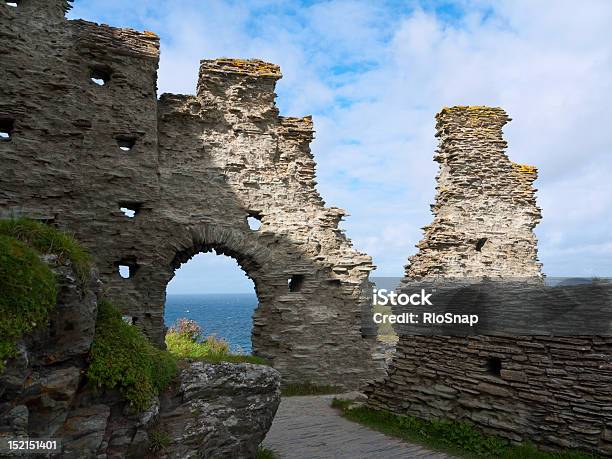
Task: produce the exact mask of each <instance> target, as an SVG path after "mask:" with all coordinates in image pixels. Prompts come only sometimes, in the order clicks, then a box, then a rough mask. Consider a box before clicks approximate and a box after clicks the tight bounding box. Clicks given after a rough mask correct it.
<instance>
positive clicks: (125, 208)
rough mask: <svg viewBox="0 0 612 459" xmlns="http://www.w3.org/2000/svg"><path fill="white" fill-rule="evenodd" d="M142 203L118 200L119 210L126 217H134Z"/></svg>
mask: <svg viewBox="0 0 612 459" xmlns="http://www.w3.org/2000/svg"><path fill="white" fill-rule="evenodd" d="M141 207H142V204H141V203H139V202H120V203H119V210H121V212H123V215H125V216H126V217H128V218H134V217H135V216H136V215H138V213H139V212H140V208H141Z"/></svg>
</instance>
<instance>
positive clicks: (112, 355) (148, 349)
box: [87, 300, 177, 411]
mask: <svg viewBox="0 0 612 459" xmlns="http://www.w3.org/2000/svg"><path fill="white" fill-rule="evenodd" d="M176 374H177V364H176V359H175V357H174V356H173V355H172V354H170V353H169V352H167V351H163V350H161V349H158V348H157V347H155V346H154V345H153V344H151V343H150V342H149V341H148V340H147V338H146V337H145V336H144V335H143V334H142V333H141V332H140V330H138V329H137V328H136V327H134V326H133V325H130V324H128V323H126V322H125V321H124V320H123V319H122V317H121V313H120V312H119V310H118V309H117V308H116V307H115V306H113V304H112V303H110V302H109V301H107V300H102V301H100V302H99V303H98V319H97V322H96V334H95V337H94V341H93V344H92V346H91V351H90V353H89V368H88V369H87V378H88V380H89V382H90V383H91V384H93V385H95V386H96V387H98V388H100V389H117V390H119V392H120V393H121V394H122V395H123V396H124V397H125V398H126V399H127V400H128V402H129V403H130V405H131V406H132V408H133V409H134V410H136V411H142V410H145V409H146V408H148V407H149V406H150V404H151V401H152V399H153V397H154V396H156V395H158V394H159V393H160V392H162V391H163V390H164V389H165V388H166V387H168V385H169V384H170V383H171V382H172V380H173V379H174V377H175V375H176Z"/></svg>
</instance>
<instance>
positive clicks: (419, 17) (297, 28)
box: [69, 0, 612, 293]
mask: <svg viewBox="0 0 612 459" xmlns="http://www.w3.org/2000/svg"><path fill="white" fill-rule="evenodd" d="M69 17H70V18H83V19H88V20H91V21H95V22H103V23H108V24H111V25H113V26H120V27H132V28H135V29H137V30H152V31H155V32H156V33H157V34H158V35H160V37H161V43H162V45H161V46H162V56H161V61H160V70H159V82H158V86H159V91H160V93H162V92H174V93H193V92H194V90H195V82H196V78H197V70H198V62H199V60H200V59H202V58H215V57H224V56H225V57H243V58H261V59H264V60H268V61H270V62H274V63H277V64H279V65H280V66H281V68H282V71H283V75H284V76H283V79H282V80H280V82H279V83H278V86H277V93H278V99H277V104H278V106H279V108H280V110H281V113H282V114H283V115H287V116H303V115H307V114H312V115H313V117H314V124H315V129H316V139H315V141H314V142H313V145H312V149H313V152H314V155H315V158H316V160H317V163H318V169H317V176H318V181H319V185H318V188H319V191H320V192H321V194H322V196H323V197H324V199H325V200H326V203H327V205H334V206H338V207H343V208H345V209H347V210H348V211H349V213H350V217H348V218H347V219H346V221H344V222H343V223H342V227H343V228H344V229H346V231H347V234H348V236H349V237H350V238H351V239H352V240H353V242H354V245H355V246H356V247H357V248H358V249H359V250H362V251H365V252H367V253H369V254H370V255H372V256H373V257H374V261H375V263H376V264H377V266H378V267H379V269H378V270H377V271H376V275H377V276H400V275H401V274H402V272H403V265H404V264H405V263H406V259H407V258H408V256H409V255H412V254H413V253H414V252H415V250H416V249H415V248H414V244H416V243H417V242H418V240H419V239H420V237H421V234H422V233H421V229H420V228H421V227H422V226H424V225H426V224H427V223H429V221H430V220H431V214H430V213H429V204H430V203H431V202H432V201H433V198H434V186H435V182H434V178H435V174H436V170H437V168H436V166H437V164H436V163H434V162H433V160H432V156H433V152H434V150H435V147H436V142H435V138H434V132H435V131H434V115H435V113H436V112H438V111H439V110H440V109H441V108H442V107H444V106H450V105H492V106H501V107H503V108H504V109H505V110H506V111H507V112H508V113H509V115H510V116H511V117H512V118H513V121H512V122H511V123H510V124H509V125H508V126H507V127H506V128H505V131H504V133H505V136H506V139H507V140H508V141H509V144H510V146H509V149H508V154H509V156H510V158H511V159H512V160H513V161H516V162H519V163H526V164H532V165H536V166H537V167H538V168H539V169H540V177H539V179H538V181H537V182H536V187H537V188H538V190H539V191H538V203H539V205H540V207H542V209H543V215H544V218H543V221H542V223H540V225H539V226H538V227H537V228H536V234H537V236H538V239H539V242H540V243H539V247H540V259H541V261H542V262H543V263H544V271H545V273H546V274H548V275H551V276H595V275H598V276H612V263H611V261H612V241H611V238H610V233H611V231H610V228H611V227H612V184H611V183H612V180H610V177H612V151H610V150H611V149H612V128H610V125H611V124H612V78H610V75H612V45H611V43H612V28H610V27H609V24H611V23H612V2H609V1H607V0H601V1H596V0H585V1H583V2H580V5H579V6H578V5H577V4H576V2H573V1H564V0H554V1H552V0H551V1H544V0H542V1H538V2H533V1H530V0H499V1H489V0H457V1H407V2H402V1H337V0H331V1H321V2H286V1H276V0H262V1H249V2H239V1H202V0H200V1H196V0H181V1H173V2H168V1H161V0H132V1H130V2H125V1H119V0H105V1H101V0H91V1H89V0H77V1H76V2H75V6H74V8H73V10H72V11H71V12H70V14H69ZM251 288H252V287H251V286H250V283H249V282H248V280H247V279H246V278H244V276H243V274H242V273H241V272H240V271H239V269H238V268H237V267H236V265H235V263H234V262H233V261H231V260H223V257H215V256H213V255H209V256H199V257H197V258H196V259H194V260H192V261H191V262H190V263H188V264H187V265H185V266H184V267H183V268H181V270H180V272H179V273H178V274H177V277H176V278H175V280H173V282H172V283H171V285H170V287H169V291H170V292H175V293H176V292H190V293H191V292H200V291H247V290H249V289H251Z"/></svg>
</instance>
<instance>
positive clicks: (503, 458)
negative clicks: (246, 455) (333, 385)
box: [332, 399, 597, 459]
mask: <svg viewBox="0 0 612 459" xmlns="http://www.w3.org/2000/svg"><path fill="white" fill-rule="evenodd" d="M332 406H333V407H334V408H338V409H340V410H341V412H342V415H343V416H344V417H345V418H347V419H349V420H351V421H355V422H358V423H360V424H363V425H365V426H367V427H370V428H372V429H375V430H378V431H379V432H382V433H384V434H387V435H391V436H394V437H398V438H401V439H403V440H406V441H409V442H413V443H418V444H421V445H424V446H427V447H429V448H432V449H436V450H439V451H445V452H447V453H450V454H452V455H455V456H458V457H464V458H493V457H494V458H499V459H527V458H529V459H596V458H597V456H594V455H592V454H589V453H584V452H581V451H555V452H549V451H542V450H539V449H537V448H536V447H535V446H534V445H532V444H528V443H526V444H521V445H511V444H510V443H509V442H508V441H507V440H505V439H503V438H499V437H495V436H491V435H484V434H482V433H481V432H480V431H478V430H477V429H476V428H475V427H473V426H472V425H471V424H469V423H467V422H460V421H450V420H432V421H425V420H422V419H418V418H416V417H413V416H400V415H397V414H393V413H391V412H388V411H384V410H374V409H371V408H367V407H365V406H361V405H359V404H357V405H354V404H353V403H352V402H350V401H347V400H338V399H334V400H333V401H332Z"/></svg>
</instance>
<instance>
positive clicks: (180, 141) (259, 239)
mask: <svg viewBox="0 0 612 459" xmlns="http://www.w3.org/2000/svg"><path fill="white" fill-rule="evenodd" d="M68 6H69V3H68V2H67V1H66V0H52V1H43V0H22V1H20V2H18V5H17V7H10V6H7V5H5V4H4V3H0V49H1V50H2V51H1V53H2V65H1V67H0V81H2V84H1V85H0V128H1V129H2V132H5V134H6V137H7V138H6V139H5V140H4V141H0V168H1V174H0V213H1V215H2V216H4V217H7V216H11V215H23V216H28V217H31V218H36V219H42V220H45V221H47V222H49V223H51V224H54V225H57V226H59V227H61V228H62V229H64V230H67V231H69V232H72V233H74V234H75V236H76V238H77V239H78V240H79V241H80V242H82V243H83V244H84V245H85V246H86V247H88V248H89V250H90V252H91V253H92V255H93V256H94V257H95V259H96V264H97V266H98V268H99V270H100V275H101V278H102V280H103V282H104V291H105V294H106V296H107V297H109V298H111V299H112V300H113V301H114V302H115V303H116V304H117V305H118V306H120V307H121V308H122V310H123V313H124V314H125V315H126V316H129V317H130V318H131V319H132V321H133V322H134V323H135V324H136V325H137V326H138V327H140V328H142V329H143V330H144V331H145V332H146V334H147V335H148V336H149V337H150V338H151V339H152V340H154V341H155V342H156V343H158V344H159V345H163V337H164V322H163V313H164V303H165V290H166V285H167V284H168V282H169V281H170V280H171V279H172V277H173V275H174V271H175V269H176V268H178V267H179V266H180V264H181V263H183V262H185V261H187V260H188V259H189V258H190V257H192V256H193V255H195V254H197V253H199V252H207V251H211V250H215V251H216V252H217V253H223V254H226V255H229V256H232V257H234V258H235V259H236V260H237V261H238V263H239V264H240V266H241V267H242V268H243V269H244V271H245V272H246V273H247V274H248V275H249V276H250V277H251V279H252V280H253V281H254V284H255V288H256V292H257V296H258V298H259V306H258V308H257V310H256V313H255V317H254V329H253V334H252V342H253V349H254V352H255V353H256V354H257V355H260V356H263V357H265V358H268V359H269V360H270V361H271V362H272V364H273V366H274V367H275V368H277V369H278V370H280V371H281V373H282V374H283V377H284V379H285V382H312V383H315V384H333V385H343V386H347V387H355V386H357V385H358V384H359V383H360V381H363V380H364V379H368V378H369V377H370V376H372V374H373V372H374V370H375V369H374V368H373V364H372V360H371V357H370V344H369V342H368V341H367V339H365V338H363V337H362V333H361V309H362V306H363V305H364V302H366V303H367V302H368V298H367V296H365V294H364V288H365V286H366V284H367V278H368V273H369V271H370V270H372V269H373V266H372V262H371V259H370V257H368V256H366V255H364V254H361V253H359V252H357V251H356V250H355V249H353V247H352V245H351V243H350V241H349V240H348V239H347V238H346V237H345V235H344V234H343V232H342V231H341V230H340V229H339V228H338V224H339V222H340V220H341V219H342V217H343V216H344V215H345V213H344V211H343V210H341V209H338V208H334V207H325V205H324V203H323V200H322V199H321V196H320V195H319V194H318V192H317V191H316V189H315V183H316V182H315V162H314V159H313V156H312V154H311V152H310V148H309V143H310V141H311V140H312V136H313V127H312V120H311V118H310V117H305V118H285V117H280V116H279V114H278V110H277V108H276V106H275V103H274V98H275V94H274V87H275V83H276V81H277V80H278V79H279V78H280V77H281V73H280V70H279V68H278V67H277V66H276V65H273V64H269V63H265V62H261V61H257V60H249V61H245V60H239V59H217V60H205V61H202V62H201V66H200V75H199V80H198V87H197V91H196V95H194V96H189V95H174V94H163V95H162V96H161V97H160V99H159V100H158V99H157V95H156V80H157V73H156V72H157V67H158V61H159V39H158V37H157V36H156V35H155V34H154V33H151V32H144V33H140V32H136V31H134V30H130V29H117V28H114V27H109V26H106V25H98V24H94V23H91V22H86V21H81V20H76V21H68V20H66V19H65V17H64V13H65V10H66V9H67V8H68ZM93 80H95V82H94V81H93ZM122 208H124V209H128V210H129V211H131V215H133V217H129V216H126V215H124V213H123V212H122V211H121V209H122ZM249 216H251V217H255V218H257V219H259V220H260V221H261V227H260V228H259V229H258V230H251V229H250V228H249V226H248V224H247V217H249ZM120 266H123V267H126V268H127V269H128V270H129V277H128V278H122V277H121V276H120V275H119V272H118V268H119V267H120ZM203 275H205V273H203ZM338 324H342V326H339V325H338ZM204 326H205V324H204Z"/></svg>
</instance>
